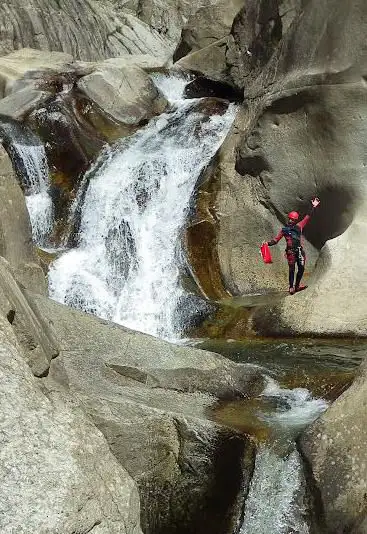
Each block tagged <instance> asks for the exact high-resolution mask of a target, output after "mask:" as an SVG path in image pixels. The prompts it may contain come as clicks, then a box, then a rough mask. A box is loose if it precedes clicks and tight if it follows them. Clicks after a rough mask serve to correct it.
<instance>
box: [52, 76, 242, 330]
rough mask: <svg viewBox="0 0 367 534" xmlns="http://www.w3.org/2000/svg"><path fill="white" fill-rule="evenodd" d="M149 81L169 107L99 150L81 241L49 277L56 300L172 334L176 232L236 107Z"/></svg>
mask: <svg viewBox="0 0 367 534" xmlns="http://www.w3.org/2000/svg"><path fill="white" fill-rule="evenodd" d="M155 83H156V84H157V85H158V86H159V87H160V89H161V90H162V91H163V92H164V93H165V95H166V97H167V98H168V99H169V101H170V102H171V105H172V110H171V112H169V113H165V114H163V115H161V116H160V117H159V118H156V119H153V120H152V121H150V123H149V124H148V125H147V126H146V127H145V128H144V129H142V130H140V131H139V132H138V133H137V134H136V135H134V136H132V137H130V138H128V139H125V140H123V141H121V142H118V143H117V144H116V145H115V146H114V147H113V148H112V149H111V150H109V151H106V152H105V153H103V154H102V155H101V158H100V159H99V161H98V162H97V164H96V166H95V172H93V169H92V171H91V172H90V173H89V185H88V188H87V191H86V193H85V196H84V199H83V205H82V208H81V223H80V239H79V244H78V246H77V247H76V248H75V249H73V250H71V251H69V252H68V253H66V254H64V255H63V256H61V257H60V258H59V259H58V260H57V261H56V262H55V263H54V264H53V266H52V268H51V271H50V274H49V286H50V294H51V296H52V298H54V299H55V300H57V301H59V302H62V303H65V304H68V305H70V306H74V307H77V308H81V309H83V310H85V311H88V312H92V313H95V314H96V315H98V316H100V317H103V318H106V319H110V320H113V321H115V322H117V323H119V324H122V325H125V326H127V327H130V328H132V329H135V330H139V331H141V332H146V333H149V334H152V335H155V336H159V337H162V338H165V339H169V340H175V339H177V338H178V337H179V336H180V325H179V324H178V321H177V314H176V307H177V303H178V302H179V301H180V298H181V296H182V295H183V292H184V291H183V289H182V287H181V285H180V282H179V273H180V270H179V252H180V244H179V243H180V232H181V230H182V228H183V226H184V224H185V219H186V216H187V213H188V210H189V206H190V199H191V197H192V194H193V191H194V188H195V184H196V182H197V180H198V177H199V176H200V173H201V171H202V170H203V168H205V166H206V165H207V164H208V163H209V162H210V160H211V158H212V157H213V155H214V154H215V152H216V151H217V150H218V148H219V147H220V145H221V143H222V141H223V138H224V136H225V135H226V133H227V131H228V129H229V128H230V126H231V124H232V121H233V119H234V113H235V109H234V107H233V106H232V105H231V106H229V107H228V109H227V105H224V104H223V105H221V106H220V110H219V113H218V111H217V112H216V113H213V112H212V111H211V109H210V105H207V102H209V101H208V100H207V99H200V100H185V99H183V98H182V94H183V90H184V87H185V85H186V83H187V80H183V79H181V78H178V77H173V78H168V77H167V76H163V75H162V76H160V77H158V76H157V77H156V78H155Z"/></svg>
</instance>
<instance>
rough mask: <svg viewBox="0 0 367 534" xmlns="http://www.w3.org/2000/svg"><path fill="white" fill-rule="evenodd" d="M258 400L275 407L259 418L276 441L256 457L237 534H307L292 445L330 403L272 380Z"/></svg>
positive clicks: (301, 484) (298, 461)
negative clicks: (273, 402)
mask: <svg viewBox="0 0 367 534" xmlns="http://www.w3.org/2000/svg"><path fill="white" fill-rule="evenodd" d="M262 396H263V397H264V398H268V399H272V400H273V401H274V400H275V401H276V402H278V409H277V410H276V411H275V412H274V413H272V414H270V415H269V414H266V415H265V414H263V415H262V416H261V418H262V419H263V420H265V421H267V422H268V423H270V424H271V425H272V426H273V429H274V435H275V436H276V438H275V440H274V442H273V443H272V444H271V445H262V446H260V448H259V450H258V452H257V456H256V462H255V470H254V474H253V477H252V481H251V486H250V491H249V495H248V497H247V499H246V505H245V513H244V519H243V523H242V525H241V528H240V530H239V534H269V533H270V532H271V533H272V534H291V533H297V534H309V527H308V523H307V517H308V515H309V514H308V510H307V506H306V504H305V503H306V500H305V495H304V491H305V485H306V483H305V480H304V474H303V466H302V461H301V458H300V456H299V453H298V452H297V450H296V447H295V442H294V440H295V438H296V436H297V435H298V434H299V433H300V432H301V430H303V429H304V428H305V427H307V426H308V425H309V424H311V423H312V422H313V421H314V420H315V419H316V418H317V417H318V416H319V415H320V414H321V413H322V412H323V411H325V410H326V408H327V406H328V403H327V402H326V401H324V400H323V399H315V398H313V397H312V395H311V393H310V392H309V391H308V390H307V389H304V388H294V389H286V388H281V387H280V386H279V384H278V383H277V382H276V381H275V380H273V379H271V378H268V383H267V386H266V388H265V390H264V391H263V393H262Z"/></svg>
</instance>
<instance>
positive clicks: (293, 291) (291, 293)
mask: <svg viewBox="0 0 367 534" xmlns="http://www.w3.org/2000/svg"><path fill="white" fill-rule="evenodd" d="M295 292H296V290H295V289H294V287H290V288H289V294H290V295H294V294H295Z"/></svg>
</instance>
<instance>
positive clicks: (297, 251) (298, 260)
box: [267, 198, 320, 295]
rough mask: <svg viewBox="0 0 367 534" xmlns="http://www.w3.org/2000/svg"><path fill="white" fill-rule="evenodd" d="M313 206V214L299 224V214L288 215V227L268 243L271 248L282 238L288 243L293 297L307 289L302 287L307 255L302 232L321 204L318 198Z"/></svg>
mask: <svg viewBox="0 0 367 534" xmlns="http://www.w3.org/2000/svg"><path fill="white" fill-rule="evenodd" d="M311 204H312V209H311V213H309V214H308V215H306V216H305V217H304V218H303V219H302V220H301V221H299V222H297V221H298V220H299V213H298V212H297V211H291V212H290V213H289V214H288V223H287V224H286V226H284V227H283V228H282V229H281V230H280V232H279V234H278V235H277V236H276V237H274V239H271V240H270V241H267V244H268V245H269V247H271V246H273V245H276V244H277V243H278V242H279V241H280V240H281V239H282V237H284V239H285V241H286V249H285V257H286V258H287V261H288V266H289V293H290V294H291V295H293V294H294V293H296V292H297V291H301V290H302V289H305V286H302V285H301V280H302V276H303V273H304V271H305V262H306V254H305V251H304V249H303V246H302V231H303V229H304V227H305V226H306V224H307V223H308V221H309V220H310V218H311V215H312V213H313V211H314V209H315V208H317V206H318V205H319V204H320V200H319V199H318V198H314V199H312V200H311ZM296 264H297V267H298V270H297V276H296V284H294V275H295V269H296Z"/></svg>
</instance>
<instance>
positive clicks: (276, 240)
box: [268, 230, 283, 247]
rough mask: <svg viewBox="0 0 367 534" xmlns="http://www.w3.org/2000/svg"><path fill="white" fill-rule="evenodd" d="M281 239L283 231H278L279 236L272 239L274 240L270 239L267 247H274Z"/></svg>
mask: <svg viewBox="0 0 367 534" xmlns="http://www.w3.org/2000/svg"><path fill="white" fill-rule="evenodd" d="M282 237H283V231H282V230H280V232H279V234H278V235H276V236H275V237H274V239H271V240H270V241H268V245H269V247H272V246H273V245H276V244H277V243H279V241H280V240H281V239H282Z"/></svg>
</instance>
